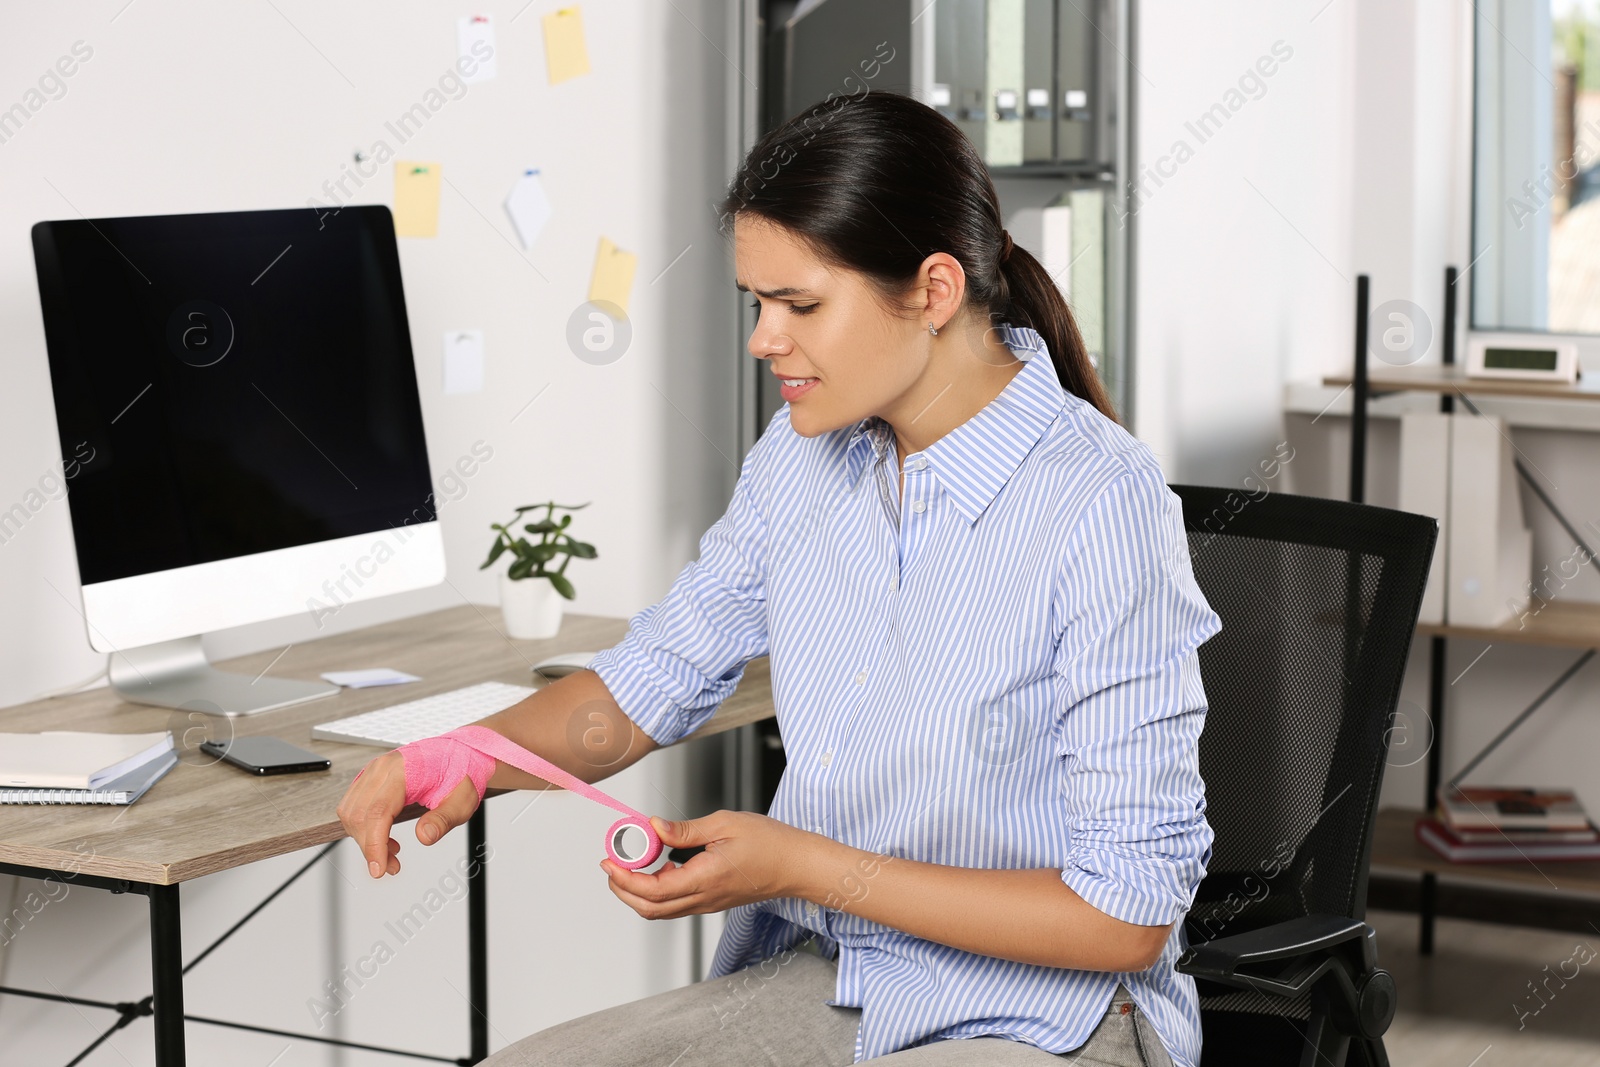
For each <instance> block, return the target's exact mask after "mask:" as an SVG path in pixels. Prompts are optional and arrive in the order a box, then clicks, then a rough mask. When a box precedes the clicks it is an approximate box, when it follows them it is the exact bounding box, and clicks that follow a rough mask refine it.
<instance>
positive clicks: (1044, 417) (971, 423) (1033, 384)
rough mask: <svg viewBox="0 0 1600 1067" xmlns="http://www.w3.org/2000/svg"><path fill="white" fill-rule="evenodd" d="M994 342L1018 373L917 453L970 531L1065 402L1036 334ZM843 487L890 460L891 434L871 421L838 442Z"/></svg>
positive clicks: (1011, 332) (1007, 331)
mask: <svg viewBox="0 0 1600 1067" xmlns="http://www.w3.org/2000/svg"><path fill="white" fill-rule="evenodd" d="M999 330H1000V339H1001V340H1002V341H1003V342H1004V343H1005V345H1006V347H1007V348H1009V349H1011V351H1012V353H1013V354H1014V355H1015V356H1016V357H1017V358H1018V359H1020V360H1023V361H1024V362H1023V366H1022V370H1020V371H1018V372H1017V374H1016V376H1015V377H1014V378H1012V379H1011V381H1009V382H1007V383H1006V387H1005V388H1004V389H1002V390H1001V391H1000V395H999V396H996V397H995V398H994V399H993V400H991V401H990V402H989V403H988V404H986V405H985V406H984V408H983V410H981V411H979V412H978V413H977V414H976V415H974V416H972V418H970V419H968V420H967V421H966V422H964V423H962V424H961V425H960V426H957V427H956V428H955V429H953V430H951V431H950V432H949V433H947V434H945V435H944V436H943V437H941V438H939V439H938V440H937V441H935V442H934V443H933V444H931V445H929V446H928V447H927V448H925V449H923V451H922V453H921V454H922V456H923V457H924V458H926V460H927V463H928V469H929V470H930V471H932V472H933V476H934V478H935V479H936V480H937V481H938V483H939V485H940V487H941V488H943V489H944V491H945V493H946V494H947V495H948V496H949V497H950V499H951V501H952V502H953V503H954V504H955V506H956V509H957V510H958V511H959V512H961V515H962V517H963V518H965V519H966V520H967V525H968V526H971V525H972V524H973V523H975V522H977V521H978V516H980V515H982V514H983V512H984V510H985V509H986V508H988V506H989V504H990V503H991V502H992V501H993V500H994V498H995V496H996V495H998V494H999V492H1000V490H1001V488H1002V487H1003V486H1004V485H1005V484H1006V482H1008V481H1010V480H1011V476H1012V475H1013V474H1015V473H1016V472H1017V468H1018V467H1019V466H1021V465H1022V460H1023V458H1024V457H1026V456H1027V454H1028V453H1029V452H1030V451H1032V450H1033V447H1034V445H1036V444H1038V442H1039V438H1040V437H1041V436H1042V435H1043V434H1044V431H1045V427H1047V426H1049V425H1050V423H1051V422H1052V421H1053V420H1054V419H1055V417H1056V415H1057V413H1059V412H1060V411H1061V408H1062V407H1063V406H1064V405H1065V404H1066V393H1065V391H1064V390H1063V389H1062V387H1061V379H1060V378H1059V377H1057V376H1056V369H1055V364H1054V363H1052V362H1051V360H1050V350H1049V348H1048V347H1046V345H1045V342H1044V338H1043V337H1041V336H1040V335H1039V333H1038V331H1037V330H1034V329H1032V328H1030V327H1027V326H1011V325H1002V326H1000V327H999ZM845 447H846V452H845V456H846V461H847V463H848V467H849V485H850V487H851V489H854V488H855V485H856V482H857V480H858V479H859V478H860V476H861V472H862V470H864V469H865V468H866V466H867V463H868V461H876V460H877V458H878V457H880V456H883V455H884V454H885V453H887V454H888V456H889V457H890V458H892V457H893V455H894V432H893V430H891V429H890V427H889V424H888V423H886V422H884V421H883V420H882V419H880V418H878V417H877V416H876V415H871V416H868V417H867V418H865V419H863V420H862V421H861V422H859V423H857V424H856V427H855V428H854V430H852V431H851V434H850V438H849V441H848V443H847V444H846V446H845Z"/></svg>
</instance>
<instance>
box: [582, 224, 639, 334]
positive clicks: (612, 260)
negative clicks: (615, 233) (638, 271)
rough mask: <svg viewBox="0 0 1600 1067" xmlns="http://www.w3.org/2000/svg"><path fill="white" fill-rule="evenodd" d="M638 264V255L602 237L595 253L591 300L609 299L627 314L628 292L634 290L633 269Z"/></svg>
mask: <svg viewBox="0 0 1600 1067" xmlns="http://www.w3.org/2000/svg"><path fill="white" fill-rule="evenodd" d="M638 265H639V257H638V256H636V255H634V254H633V253H632V252H624V251H623V250H622V249H620V248H618V247H617V246H616V245H614V244H612V243H611V242H610V241H608V240H606V239H605V238H604V237H602V238H600V248H599V250H597V251H596V252H595V254H594V274H592V275H591V276H590V278H589V299H590V301H591V302H598V301H601V300H605V301H609V302H610V303H613V304H615V305H617V307H619V308H621V309H622V313H623V314H624V315H626V314H627V313H628V294H629V293H630V292H632V291H633V269H634V268H635V267H637V266H638Z"/></svg>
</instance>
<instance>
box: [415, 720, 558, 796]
mask: <svg viewBox="0 0 1600 1067" xmlns="http://www.w3.org/2000/svg"><path fill="white" fill-rule="evenodd" d="M466 730H479V731H482V732H483V733H491V732H492V731H490V730H487V729H485V728H484V727H482V726H461V727H457V728H456V729H454V730H451V731H450V732H449V733H447V734H440V735H439V736H438V737H424V738H423V739H422V740H421V741H413V742H411V743H410V744H409V745H401V746H400V748H399V749H398V750H397V751H398V752H399V753H400V759H401V761H402V762H403V763H404V764H405V769H406V803H407V804H421V805H422V806H423V807H425V808H427V809H428V810H430V811H432V810H433V809H434V808H437V807H438V806H439V805H440V804H443V803H444V798H445V797H447V796H449V795H450V794H451V793H453V792H455V788H456V786H458V785H460V784H461V779H463V778H470V779H472V787H473V788H474V789H476V790H477V791H478V800H479V802H480V803H481V802H482V801H483V795H484V794H485V793H486V792H488V791H489V778H490V777H491V776H492V775H493V774H494V764H495V759H494V757H493V756H490V755H486V754H485V753H483V752H480V751H479V750H478V749H476V748H473V747H472V744H471V742H470V741H469V740H468V739H467V738H466V737H462V736H458V735H460V734H461V733H462V732H463V731H466ZM496 736H498V735H496ZM507 743H508V744H509V743H510V742H507ZM530 755H531V753H530Z"/></svg>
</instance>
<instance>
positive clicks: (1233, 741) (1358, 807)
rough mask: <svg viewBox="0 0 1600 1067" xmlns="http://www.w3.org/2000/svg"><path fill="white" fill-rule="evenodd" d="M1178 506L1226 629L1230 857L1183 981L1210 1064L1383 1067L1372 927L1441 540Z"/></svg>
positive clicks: (1326, 521) (1220, 847)
mask: <svg viewBox="0 0 1600 1067" xmlns="http://www.w3.org/2000/svg"><path fill="white" fill-rule="evenodd" d="M1172 488H1173V491H1174V492H1176V493H1177V494H1178V496H1179V497H1180V498H1181V499H1182V501H1183V515H1184V523H1185V526H1186V527H1187V528H1188V533H1189V552H1190V557H1191V561H1192V563H1193V567H1194V576H1195V579H1196V581H1197V582H1198V583H1199V585H1200V589H1201V591H1202V592H1204V594H1205V596H1206V599H1207V600H1208V601H1209V602H1210V604H1211V608H1212V610H1214V611H1215V612H1216V613H1217V614H1218V615H1219V616H1221V618H1222V630H1221V632H1219V633H1218V634H1217V635H1216V636H1215V637H1213V638H1212V639H1211V640H1210V641H1208V642H1206V643H1205V644H1204V645H1203V646H1201V648H1200V674H1201V678H1202V679H1203V681H1204V683H1205V691H1206V698H1207V701H1208V703H1209V707H1210V710H1209V711H1208V712H1207V715H1206V725H1205V730H1204V732H1203V733H1202V735H1201V737H1200V771H1201V775H1202V777H1203V778H1204V779H1205V783H1206V817H1207V819H1208V820H1209V821H1210V823H1211V826H1212V828H1213V830H1214V831H1215V833H1216V840H1215V843H1214V845H1213V851H1212V858H1211V863H1210V867H1209V869H1208V871H1207V873H1206V877H1205V879H1204V880H1203V881H1202V882H1201V884H1200V888H1199V891H1198V893H1197V894H1196V897H1195V902H1194V906H1193V908H1192V909H1191V910H1190V912H1189V915H1188V918H1187V919H1186V920H1185V924H1184V925H1185V933H1186V934H1187V937H1188V948H1187V951H1185V952H1184V954H1183V955H1182V956H1181V958H1180V959H1179V961H1178V965H1177V969H1178V970H1179V971H1180V972H1182V973H1184V974H1188V975H1192V976H1194V978H1195V980H1196V982H1197V985H1198V987H1199V992H1200V1004H1201V1025H1202V1029H1203V1033H1204V1052H1203V1059H1202V1062H1203V1064H1207V1065H1211V1064H1228V1065H1234V1064H1241V1063H1249V1064H1264V1065H1266V1064H1270V1065H1279V1064H1281V1065H1284V1067H1290V1065H1300V1067H1343V1065H1344V1064H1346V1063H1350V1064H1355V1065H1364V1067H1387V1065H1388V1062H1389V1061H1388V1056H1387V1054H1386V1053H1385V1051H1384V1048H1383V1040H1382V1037H1383V1033H1384V1032H1385V1031H1386V1030H1387V1029H1388V1026H1389V1022H1390V1021H1391V1020H1392V1019H1393V1017H1394V1009H1395V1001H1396V998H1395V985H1394V979H1393V978H1392V977H1390V975H1389V973H1388V972H1387V971H1385V970H1383V969H1382V968H1381V967H1379V966H1378V956H1377V936H1376V932H1375V931H1374V930H1373V929H1372V928H1371V927H1370V926H1368V925H1367V924H1366V923H1365V922H1364V921H1363V918H1364V917H1365V914H1366V898H1367V865H1368V859H1369V855H1370V850H1371V846H1372V828H1373V821H1374V816H1375V813H1376V810H1377V804H1378V788H1379V786H1380V785H1381V784H1382V781H1383V768H1384V758H1385V755H1386V753H1387V750H1388V730H1389V725H1390V722H1391V718H1392V716H1393V714H1394V710H1395V705H1396V702H1397V701H1398V699H1399V696H1400V681H1401V678H1402V676H1403V675H1404V673H1405V665H1406V655H1407V653H1408V651H1409V650H1410V647H1411V635H1412V632H1413V630H1414V629H1415V627H1416V623H1417V612H1418V610H1419V609H1420V606H1421V603H1422V591H1423V587H1424V586H1425V585H1426V584H1427V578H1428V564H1429V561H1430V560H1431V559H1432V557H1433V549H1434V542H1435V540H1436V538H1437V536H1438V523H1437V522H1436V521H1435V520H1434V519H1431V518H1427V517H1425V516H1421V515H1412V514H1408V513H1406V512H1401V511H1392V510H1390V509H1387V508H1378V507H1371V506H1368V505H1364V504H1350V503H1345V502H1343V501H1338V500H1323V499H1318V498H1313V497H1300V496H1290V495H1286V494H1281V493H1274V494H1270V495H1266V496H1262V497H1260V498H1259V499H1253V498H1252V497H1251V496H1250V495H1247V494H1245V493H1243V492H1240V491H1237V490H1230V489H1225V488H1220V489H1219V488H1204V487H1197V486H1181V485H1180V486H1173V487H1172Z"/></svg>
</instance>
